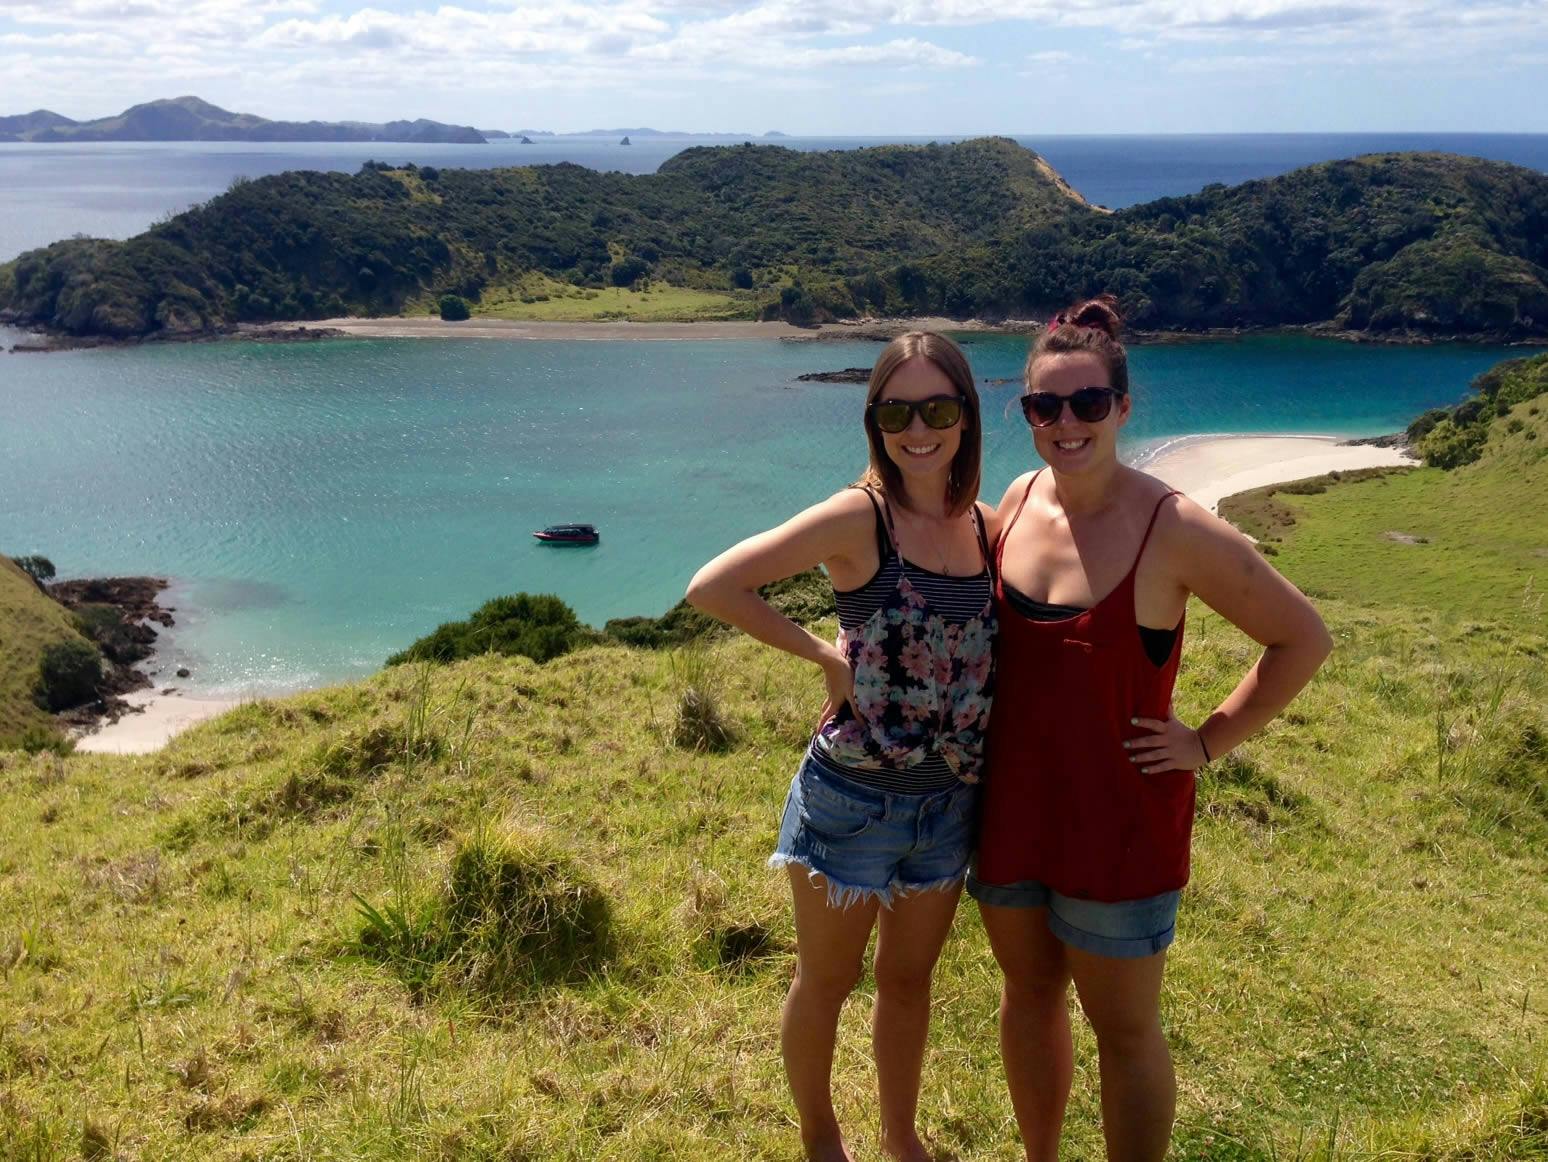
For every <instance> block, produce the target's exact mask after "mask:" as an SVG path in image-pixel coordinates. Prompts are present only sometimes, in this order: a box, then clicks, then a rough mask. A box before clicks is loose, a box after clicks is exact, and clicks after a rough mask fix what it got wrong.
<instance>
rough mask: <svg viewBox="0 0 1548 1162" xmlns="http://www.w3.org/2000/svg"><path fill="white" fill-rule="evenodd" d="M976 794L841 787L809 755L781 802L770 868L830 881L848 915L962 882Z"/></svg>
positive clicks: (970, 789) (847, 783)
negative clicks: (870, 903) (869, 903)
mask: <svg viewBox="0 0 1548 1162" xmlns="http://www.w3.org/2000/svg"><path fill="white" fill-rule="evenodd" d="M977 808H978V787H977V786H975V785H972V784H968V783H959V784H958V785H957V786H955V787H950V788H948V789H946V790H944V791H937V792H932V793H925V794H915V795H909V794H894V793H891V792H888V791H882V790H879V789H877V788H876V787H868V786H866V785H865V784H864V783H857V782H855V781H854V780H853V779H847V778H845V777H844V776H843V775H840V774H839V773H838V772H836V771H833V770H830V769H828V768H827V767H825V766H824V765H823V764H822V763H820V762H818V761H817V760H816V759H814V758H813V757H812V755H811V754H810V753H808V754H807V756H806V759H805V760H804V761H803V762H802V763H801V767H800V769H799V770H798V771H796V774H795V778H794V779H792V780H791V782H790V794H789V795H787V796H786V797H785V814H784V817H783V819H782V820H781V821H780V827H779V844H778V846H777V847H776V848H775V850H774V854H773V855H772V856H770V857H769V866H770V867H784V866H786V865H787V864H795V865H797V866H798V867H803V868H805V869H806V870H807V872H808V873H809V874H810V875H811V876H812V877H814V878H815V877H816V876H818V875H821V876H822V877H823V878H824V879H826V880H827V881H828V904H829V906H830V907H834V908H847V907H848V906H849V905H850V904H853V903H856V902H858V901H861V900H870V899H877V900H880V901H881V903H882V906H883V907H891V906H892V901H893V900H894V898H896V897H897V896H899V895H907V894H909V893H911V892H925V891H931V890H933V889H939V888H949V887H953V886H954V885H956V884H959V883H961V882H962V879H963V877H964V876H965V875H966V874H967V866H968V858H969V856H970V855H971V854H972V851H973V836H974V825H975V819H974V813H975V812H976V810H977Z"/></svg>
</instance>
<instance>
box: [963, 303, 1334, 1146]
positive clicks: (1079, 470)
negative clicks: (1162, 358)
mask: <svg viewBox="0 0 1548 1162" xmlns="http://www.w3.org/2000/svg"><path fill="white" fill-rule="evenodd" d="M1120 325H1121V321H1120V318H1119V315H1118V310H1117V300H1116V299H1114V298H1112V297H1111V296H1104V297H1103V298H1100V299H1095V300H1092V301H1089V302H1086V303H1082V304H1081V305H1079V306H1077V307H1075V308H1073V309H1071V310H1070V311H1068V312H1066V313H1065V314H1063V315H1060V316H1059V317H1058V318H1057V319H1055V320H1054V322H1053V323H1051V324H1050V325H1049V328H1048V329H1047V330H1046V331H1045V332H1044V333H1043V334H1042V335H1041V336H1040V337H1039V338H1038V340H1037V342H1036V343H1035V345H1034V346H1033V349H1032V353H1031V355H1030V356H1029V357H1028V360H1027V367H1026V393H1025V394H1024V395H1023V396H1022V397H1021V406H1022V411H1023V413H1024V414H1025V416H1026V418H1027V421H1028V423H1029V424H1030V425H1031V429H1032V442H1033V445H1034V447H1035V448H1036V450H1037V452H1038V454H1039V455H1040V456H1041V457H1042V458H1043V460H1044V461H1045V462H1046V463H1047V468H1045V469H1041V470H1039V471H1037V472H1029V473H1027V474H1025V475H1024V476H1022V477H1021V478H1020V479H1018V480H1016V481H1015V482H1014V483H1012V484H1011V486H1010V488H1009V489H1008V490H1007V491H1006V493H1005V498H1004V499H1003V500H1002V501H1001V502H1000V517H1001V522H1002V527H1003V529H1004V531H1003V533H1002V534H1001V539H1000V543H999V549H998V556H999V566H1000V567H999V570H998V580H997V585H996V597H997V601H996V604H997V606H998V610H999V615H1000V648H999V658H998V665H999V669H998V683H999V688H998V695H997V702H998V705H997V707H996V714H995V720H994V727H993V729H992V730H991V732H990V743H989V767H988V769H989V776H988V779H987V780H986V784H985V793H984V809H983V813H982V814H983V824H982V828H981V831H980V836H979V849H978V853H977V856H976V859H975V864H974V870H973V875H972V877H971V878H970V880H969V884H968V890H969V892H970V893H971V894H972V895H973V896H974V897H975V898H976V899H977V900H978V902H979V908H980V911H981V913H982V915H983V921H984V927H985V929H986V930H987V932H988V934H989V940H990V943H991V945H992V947H993V949H994V954H995V958H996V959H997V960H998V961H999V964H1000V967H1001V969H1002V970H1003V972H1004V974H1005V985H1004V992H1003V995H1002V998H1001V1007H1000V1050H1001V1054H1002V1056H1003V1058H1004V1061H1005V1073H1006V1078H1007V1080H1008V1082H1009V1084H1010V1091H1011V1099H1012V1104H1013V1106H1014V1107H1015V1111H1016V1121H1017V1124H1018V1125H1019V1127H1020V1129H1021V1136H1022V1140H1023V1143H1024V1144H1025V1147H1026V1152H1027V1158H1028V1159H1029V1160H1038V1162H1041V1160H1045V1159H1054V1158H1056V1157H1057V1156H1058V1144H1059V1132H1060V1126H1061V1124H1062V1122H1063V1118H1064V1106H1065V1102H1066V1100H1067V1098H1068V1097H1069V1091H1070V1084H1071V1077H1072V1073H1073V1060H1072V1056H1073V1051H1072V1049H1071V1042H1070V1024H1069V1011H1068V1008H1067V1007H1066V994H1067V992H1068V988H1069V985H1070V983H1071V981H1073V982H1074V984H1075V990H1076V993H1077V995H1078V996H1079V998H1080V1003H1081V1008H1082V1009H1083V1010H1084V1012H1085V1014H1086V1017H1087V1019H1088V1020H1089V1021H1090V1022H1091V1025H1092V1028H1093V1030H1094V1032H1095V1034H1096V1041H1097V1052H1098V1056H1099V1064H1100V1075H1101V1086H1102V1130H1103V1135H1104V1137H1105V1138H1106V1141H1107V1154H1108V1157H1109V1158H1111V1159H1123V1160H1125V1162H1129V1160H1133V1162H1150V1160H1154V1159H1160V1158H1162V1157H1163V1156H1164V1155H1165V1153H1166V1149H1167V1144H1168V1141H1169V1140H1170V1137H1171V1128H1172V1118H1173V1111H1174V1106H1175V1103H1176V1081H1175V1078H1174V1075H1173V1072H1172V1063H1171V1056H1170V1053H1169V1051H1168V1049H1167V1044H1166V1038H1165V1035H1164V1034H1163V1032H1162V1029H1161V1021H1160V1010H1159V1001H1160V993H1161V977H1162V969H1163V966H1164V964H1165V961H1166V948H1167V946H1168V945H1169V944H1170V943H1171V942H1172V937H1173V932H1174V922H1175V920H1176V916H1177V905H1178V899H1179V895H1180V891H1181V889H1182V887H1183V885H1184V884H1185V883H1186V882H1187V879H1188V849H1189V840H1190V834H1191V829H1192V823H1193V805H1194V776H1193V772H1194V771H1195V770H1197V769H1198V768H1200V767H1202V766H1203V765H1204V764H1206V763H1208V762H1209V761H1210V760H1211V758H1219V757H1220V756H1221V755H1224V754H1225V753H1226V752H1227V751H1229V750H1231V749H1232V748H1233V747H1236V746H1238V745H1240V744H1241V743H1242V742H1243V741H1244V740H1246V739H1247V738H1248V737H1250V736H1251V735H1253V734H1254V733H1256V732H1257V731H1258V730H1260V729H1262V728H1263V727H1264V726H1265V725H1266V724H1267V723H1268V722H1269V721H1270V720H1271V719H1273V718H1274V716H1275V715H1277V714H1278V713H1279V712H1280V711H1281V710H1283V709H1284V708H1285V706H1286V705H1288V704H1289V702H1290V700H1291V699H1292V698H1294V697H1295V695H1296V694H1297V693H1298V692H1299V691H1300V690H1301V688H1302V687H1303V686H1304V685H1306V683H1307V682H1308V681H1310V680H1311V677H1312V675H1313V674H1315V673H1316V672H1317V668H1318V667H1319V666H1320V665H1321V664H1322V662H1323V659H1324V658H1326V657H1327V654H1328V651H1329V649H1330V648H1331V646H1332V642H1331V639H1330V638H1329V636H1328V632H1327V630H1326V629H1325V628H1324V627H1323V624H1322V620H1321V618H1319V617H1318V616H1317V612H1316V610H1314V609H1313V608H1312V606H1311V603H1310V602H1308V601H1307V600H1306V598H1305V597H1304V596H1302V595H1301V593H1300V592H1299V591H1298V590H1297V589H1296V588H1295V587H1294V586H1293V585H1291V584H1290V583H1289V582H1288V581H1286V580H1285V579H1284V578H1283V577H1281V576H1280V575H1279V574H1278V573H1276V572H1275V571H1274V570H1273V569H1272V568H1270V567H1269V565H1268V564H1267V562H1265V561H1264V559H1263V558H1262V556H1260V555H1259V554H1258V553H1257V552H1256V550H1255V549H1254V548H1253V546H1252V544H1251V543H1250V542H1248V540H1247V539H1246V538H1245V537H1243V536H1242V535H1241V534H1240V533H1238V532H1237V531H1236V530H1235V529H1234V528H1232V527H1231V526H1230V525H1228V524H1227V523H1226V522H1224V521H1222V520H1220V519H1219V518H1217V517H1215V516H1212V515H1211V514H1210V513H1208V512H1206V511H1205V510H1204V509H1202V508H1200V507H1199V506H1198V505H1196V504H1194V503H1193V502H1192V501H1190V500H1188V499H1187V498H1186V497H1184V496H1182V495H1180V494H1179V493H1177V492H1175V491H1173V490H1171V489H1169V488H1168V487H1167V486H1166V485H1165V484H1163V483H1162V482H1161V481H1159V480H1157V479H1155V478H1154V477H1152V476H1147V475H1146V474H1145V473H1143V472H1139V471H1136V470H1135V469H1133V468H1128V467H1126V466H1125V465H1123V464H1122V463H1121V462H1120V461H1119V459H1118V431H1119V429H1120V428H1121V427H1122V426H1123V425H1124V423H1125V422H1127V420H1128V418H1129V415H1130V413H1131V411H1132V408H1133V404H1132V401H1131V399H1130V396H1129V375H1128V360H1127V355H1126V353H1125V351H1124V347H1123V344H1122V343H1121V342H1120V341H1119V333H1120ZM1190 596H1196V597H1198V598H1199V599H1200V600H1202V601H1203V602H1204V603H1205V604H1206V605H1208V606H1209V607H1210V608H1211V609H1213V610H1215V611H1216V612H1217V613H1219V614H1221V615H1222V616H1223V617H1225V618H1226V620H1228V621H1230V622H1232V623H1233V624H1235V625H1236V626H1237V627H1238V628H1240V629H1241V630H1242V631H1243V632H1245V633H1246V634H1247V635H1248V636H1250V637H1252V638H1253V639H1255V640H1256V641H1257V642H1258V643H1259V644H1260V645H1262V646H1263V647H1264V650H1263V655H1262V657H1261V658H1259V660H1258V662H1257V664H1256V665H1254V666H1253V667H1252V669H1251V670H1249V671H1248V673H1247V674H1246V675H1245V676H1244V677H1243V678H1242V680H1241V682H1240V683H1239V684H1238V685H1237V686H1236V688H1235V690H1234V691H1233V692H1232V693H1231V694H1230V696H1229V697H1227V698H1226V700H1225V701H1224V702H1222V703H1221V704H1220V705H1219V706H1218V707H1216V709H1215V710H1214V711H1213V713H1211V714H1209V715H1208V716H1207V717H1206V718H1205V719H1204V721H1203V722H1201V723H1199V724H1198V725H1197V726H1196V727H1195V726H1189V725H1188V724H1186V723H1184V722H1182V721H1180V720H1179V719H1178V718H1177V716H1176V715H1175V714H1174V713H1173V712H1172V688H1173V684H1174V682H1175V680H1176V677H1177V668H1178V663H1179V661H1180V658H1181V653H1182V633H1183V614H1184V609H1185V606H1186V604H1187V601H1188V598H1189V597H1190Z"/></svg>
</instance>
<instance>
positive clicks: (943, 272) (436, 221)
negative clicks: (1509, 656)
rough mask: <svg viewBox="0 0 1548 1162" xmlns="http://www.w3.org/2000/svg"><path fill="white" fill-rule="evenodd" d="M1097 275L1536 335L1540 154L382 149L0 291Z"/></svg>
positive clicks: (553, 295)
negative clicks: (1086, 159)
mask: <svg viewBox="0 0 1548 1162" xmlns="http://www.w3.org/2000/svg"><path fill="white" fill-rule="evenodd" d="M617 288H623V289H627V290H628V291H630V292H631V295H630V296H624V295H620V294H618V293H617ZM647 291H648V292H650V294H651V295H652V299H651V301H650V302H648V303H647V302H645V301H643V300H642V299H639V298H635V297H631V296H632V293H633V292H638V293H639V294H641V295H643V294H644V293H646V292H647ZM1103 291H1111V292H1114V293H1116V294H1118V295H1119V296H1120V297H1121V298H1122V299H1123V301H1124V305H1125V307H1126V309H1127V311H1128V313H1129V315H1130V317H1131V318H1132V320H1133V321H1134V322H1135V323H1136V324H1138V325H1140V326H1144V327H1163V328H1200V327H1232V326H1261V325H1279V324H1312V323H1318V324H1327V325H1329V326H1333V327H1341V328H1345V329H1349V330H1355V331H1364V332H1371V333H1379V334H1397V335H1424V336H1429V335H1434V336H1454V335H1458V334H1491V335H1495V336H1528V335H1544V334H1548V175H1545V174H1541V173H1538V172H1536V171H1533V170H1528V169H1523V168H1520V167H1517V166H1511V165H1505V164H1502V163H1497V162H1489V161H1482V160H1479V159H1474V158H1461V157H1454V156H1450V155H1445V154H1424V153H1414V154H1382V155H1373V156H1369V157H1361V158H1357V159H1354V160H1350V161H1338V162H1329V163H1326V164H1323V165H1316V166H1310V167H1307V168H1305V169H1301V170H1296V171H1294V172H1293V173H1289V174H1285V175H1283V176H1281V177H1277V178H1272V179H1268V180H1264V181H1255V182H1248V183H1246V184H1244V185H1241V186H1237V187H1234V188H1231V189H1227V188H1225V187H1222V186H1212V187H1209V188H1208V189H1206V190H1204V191H1203V192H1201V193H1199V194H1196V195H1193V196H1191V197H1187V198H1165V199H1161V200H1159V201H1156V202H1152V203H1148V204H1146V205H1142V206H1135V207H1131V208H1129V209H1126V210H1123V211H1121V212H1119V213H1115V214H1110V213H1107V212H1105V211H1100V210H1098V209H1096V208H1094V207H1091V206H1088V205H1087V204H1086V203H1085V202H1084V201H1082V200H1081V199H1080V198H1079V196H1078V195H1077V194H1076V193H1074V191H1072V190H1071V189H1070V188H1069V186H1068V185H1067V184H1066V183H1064V181H1063V179H1061V178H1060V177H1059V175H1058V174H1057V173H1055V172H1054V171H1053V170H1052V168H1051V167H1049V166H1048V164H1047V163H1046V162H1045V161H1044V160H1043V159H1042V158H1040V157H1039V156H1038V155H1037V154H1035V153H1033V152H1031V151H1030V150H1026V149H1023V148H1022V147H1020V146H1018V145H1017V144H1016V143H1015V142H1013V141H1010V140H1007V139H1003V138H983V139H978V140H974V141H967V142H962V143H959V144H955V145H949V146H938V145H928V146H900V145H893V146H880V147H876V148H871V149H859V150H849V151H833V152H827V153H805V152H799V151H795V150H789V149H783V148H780V147H778V146H753V145H750V144H749V145H741V146H724V147H713V148H696V149H690V150H686V151H684V152H683V153H680V154H678V155H677V156H676V157H673V158H672V159H670V160H669V161H667V162H666V163H665V164H663V165H662V166H661V168H660V170H659V171H658V172H657V173H654V174H641V175H630V174H618V173H598V172H595V171H592V170H588V169H584V168H582V167H580V166H576V165H554V166H533V167H523V168H516V169H494V170H455V169H438V168H436V167H433V166H425V167H415V166H408V167H406V168H403V169H393V168H389V167H387V166H386V165H384V164H380V163H367V165H366V166H364V167H363V168H362V169H361V171H360V172H359V173H356V174H353V175H346V174H337V173H313V172H295V173H285V174H279V175H275V176H272V177H265V178H260V179H258V180H255V181H251V182H241V183H238V184H237V185H235V186H233V188H232V189H231V190H229V191H228V192H227V193H225V194H223V195H222V196H220V197H218V198H215V199H213V200H212V201H210V202H209V203H207V204H205V205H203V206H199V207H195V208H194V209H191V210H189V211H188V212H186V213H183V214H179V215H178V216H176V217H175V218H172V219H171V220H169V221H167V222H164V223H161V224H160V225H157V226H155V227H153V228H152V229H150V230H149V231H147V232H145V233H144V234H141V235H138V236H137V237H135V238H131V239H129V240H128V241H125V242H112V241H103V240H92V239H79V240H71V241H66V242H58V243H55V244H54V245H52V246H49V247H45V248H43V249H40V250H34V251H31V252H29V253H27V254H24V255H22V256H21V257H20V258H18V259H16V260H14V261H13V262H11V263H9V264H7V265H6V266H3V267H0V311H8V312H11V313H12V314H13V315H15V316H16V317H19V318H22V319H25V320H31V321H35V322H38V323H41V324H44V325H47V326H51V327H55V328H58V329H60V330H62V331H65V332H68V333H70V334H73V335H82V336H85V335H100V336H109V337H119V338H123V337H136V336H145V335H181V334H188V333H195V332H201V331H205V330H208V329H211V328H218V327H223V326H227V325H229V324H232V323H236V322H243V321H248V322H258V321H272V320H285V319H317V318H325V317H328V316H333V315H341V314H363V315H394V314H399V313H403V312H412V313H423V312H424V311H426V310H427V309H430V308H431V307H432V306H433V305H434V304H436V303H437V302H438V300H439V298H440V296H442V295H446V294H451V295H457V296H460V297H463V298H465V299H467V300H470V301H472V303H473V304H474V310H475V312H477V311H479V310H480V309H487V310H488V311H489V312H490V313H492V314H496V315H502V316H505V317H534V318H543V317H548V318H574V317H611V316H616V315H619V314H624V315H629V316H632V317H640V318H659V317H663V316H666V315H675V316H676V317H685V318H699V317H729V316H733V315H741V316H742V317H757V316H762V317H779V318H785V319H789V320H791V321H794V322H801V323H804V322H809V321H813V320H820V319H824V318H834V317H847V316H854V315H858V314H878V315H909V314H945V315H949V316H951V317H954V318H966V317H968V316H973V315H978V316H983V317H986V318H1001V317H1007V316H1013V317H1028V316H1033V317H1036V316H1040V315H1041V314H1043V313H1045V312H1047V311H1049V310H1052V309H1057V308H1059V307H1062V306H1064V305H1067V304H1068V303H1069V302H1070V301H1072V300H1073V299H1075V298H1077V297H1080V296H1083V295H1090V294H1095V293H1099V292H1103ZM483 304H487V307H484V306H483Z"/></svg>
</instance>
